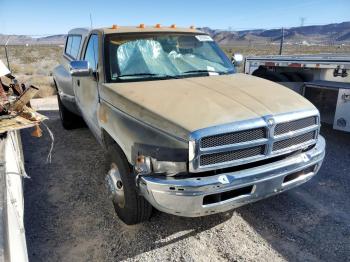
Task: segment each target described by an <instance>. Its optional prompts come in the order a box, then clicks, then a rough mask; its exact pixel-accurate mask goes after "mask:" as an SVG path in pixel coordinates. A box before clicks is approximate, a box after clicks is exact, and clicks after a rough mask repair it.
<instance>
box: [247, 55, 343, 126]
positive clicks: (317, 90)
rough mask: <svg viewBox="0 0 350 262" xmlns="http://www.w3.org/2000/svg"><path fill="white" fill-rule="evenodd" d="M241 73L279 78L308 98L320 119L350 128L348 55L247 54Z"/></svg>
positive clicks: (276, 80)
mask: <svg viewBox="0 0 350 262" xmlns="http://www.w3.org/2000/svg"><path fill="white" fill-rule="evenodd" d="M244 73H246V74H251V75H254V76H258V77H261V78H265V79H268V80H271V81H274V82H279V83H281V84H283V85H285V86H287V87H289V88H291V89H293V90H294V91H296V92H298V93H300V94H302V95H303V96H305V97H306V98H307V99H309V100H310V101H311V102H312V103H313V104H314V105H315V106H316V107H317V108H318V109H319V111H320V113H321V120H322V122H324V123H327V124H331V125H333V128H334V129H338V130H342V131H346V132H350V75H349V74H350V55H349V54H345V55H288V56H287V55H273V56H254V57H247V58H246V59H245V63H244Z"/></svg>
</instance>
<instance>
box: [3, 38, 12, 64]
mask: <svg viewBox="0 0 350 262" xmlns="http://www.w3.org/2000/svg"><path fill="white" fill-rule="evenodd" d="M10 37H11V36H9V37H8V38H7V41H6V43H5V45H4V48H5V56H6V60H7V68H8V69H9V70H10V71H11V67H10V61H9V55H8V53H7V45H8V43H9V41H10Z"/></svg>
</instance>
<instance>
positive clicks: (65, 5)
mask: <svg viewBox="0 0 350 262" xmlns="http://www.w3.org/2000/svg"><path fill="white" fill-rule="evenodd" d="M90 13H91V15H92V18H93V26H94V27H100V26H110V25H112V24H118V25H136V24H139V23H145V24H147V25H148V24H149V25H154V24H156V23H161V24H163V25H169V24H172V23H175V24H177V25H179V26H190V25H195V26H198V27H201V26H209V27H211V28H218V29H228V28H231V29H233V30H241V29H253V28H279V27H282V26H284V27H292V26H299V25H300V23H301V20H300V18H301V17H304V18H305V22H304V24H305V25H311V24H327V23H336V22H342V21H350V1H349V0H318V1H316V0H309V1H308V0H294V1H282V0H264V1H258V0H255V1H254V0H244V1H240V0H217V1H207V0H201V1H194V0H176V1H166V0H163V1H159V0H154V1H141V0H139V1H136V0H127V1H125V0H123V1H112V0H107V1H103V0H95V1H90V0H85V1H74V0H70V1H68V0H55V1H54V0H46V1H45V0H0V33H3V34H28V35H46V34H58V33H66V32H67V31H68V30H69V29H71V28H74V27H81V26H85V27H86V26H90V18H89V14H90Z"/></svg>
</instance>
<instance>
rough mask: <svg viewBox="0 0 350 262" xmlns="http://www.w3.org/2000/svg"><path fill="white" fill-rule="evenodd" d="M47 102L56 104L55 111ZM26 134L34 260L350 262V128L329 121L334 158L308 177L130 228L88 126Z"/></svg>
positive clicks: (54, 120) (53, 114) (326, 131)
mask: <svg viewBox="0 0 350 262" xmlns="http://www.w3.org/2000/svg"><path fill="white" fill-rule="evenodd" d="M53 108H54V107H50V106H49V109H53ZM43 113H44V114H46V115H47V116H48V117H49V118H50V120H48V121H47V125H48V126H49V127H50V129H51V130H52V132H53V133H54V136H55V144H54V150H53V155H52V163H47V162H46V157H47V153H48V151H49V148H50V143H51V141H50V137H49V135H48V133H47V132H46V131H44V136H43V137H42V138H40V139H37V138H34V137H31V136H30V131H31V130H26V131H23V133H22V139H23V147H24V156H25V165H26V169H27V173H28V174H29V175H30V176H31V179H28V180H26V181H25V225H26V233H27V242H28V249H29V250H28V252H29V257H30V260H31V261H120V260H130V261H175V260H176V261H285V260H289V261H346V260H347V259H349V257H350V237H349V236H350V202H349V197H350V165H349V163H350V134H346V133H342V132H338V131H333V130H331V128H329V127H323V129H322V134H323V135H324V136H325V137H326V139H327V144H328V145H327V156H326V160H325V162H324V165H323V167H322V169H321V171H320V173H319V174H318V175H317V176H316V177H315V178H313V179H312V180H311V181H309V182H308V183H306V184H304V185H302V186H301V187H298V188H296V189H293V190H291V191H288V192H285V193H283V194H280V195H278V196H275V197H272V198H269V199H266V200H263V201H260V202H257V203H254V204H251V205H247V206H244V207H241V208H238V209H236V210H234V211H232V212H228V213H224V214H217V215H212V216H208V217H202V218H181V217H176V216H172V215H167V214H164V213H161V212H155V214H154V216H153V217H152V218H151V219H150V221H148V222H146V223H143V224H141V225H138V226H126V225H124V224H123V223H122V222H121V221H120V220H119V219H118V218H117V216H116V215H115V214H114V210H113V206H112V203H111V202H110V201H109V200H108V198H107V192H106V189H105V186H104V182H103V178H104V175H105V174H104V172H103V170H104V168H103V167H104V152H103V150H102V148H101V147H100V146H99V145H98V144H97V142H96V141H95V139H94V137H93V136H92V134H91V133H90V131H89V130H88V129H87V128H81V129H76V130H73V131H66V130H64V129H63V128H62V127H61V123H60V120H59V116H58V112H57V111H56V110H51V111H44V112H43Z"/></svg>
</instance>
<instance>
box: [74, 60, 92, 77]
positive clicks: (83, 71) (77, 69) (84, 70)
mask: <svg viewBox="0 0 350 262" xmlns="http://www.w3.org/2000/svg"><path fill="white" fill-rule="evenodd" d="M69 72H70V74H71V76H89V75H91V74H92V70H91V68H90V65H89V62H88V61H84V60H78V61H71V62H70V63H69Z"/></svg>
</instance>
